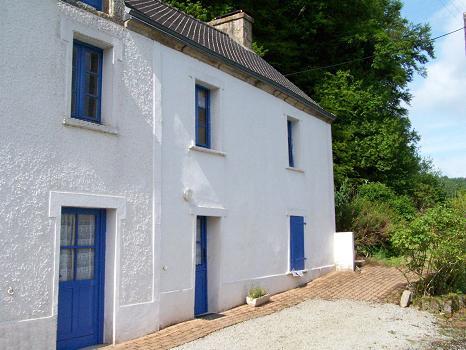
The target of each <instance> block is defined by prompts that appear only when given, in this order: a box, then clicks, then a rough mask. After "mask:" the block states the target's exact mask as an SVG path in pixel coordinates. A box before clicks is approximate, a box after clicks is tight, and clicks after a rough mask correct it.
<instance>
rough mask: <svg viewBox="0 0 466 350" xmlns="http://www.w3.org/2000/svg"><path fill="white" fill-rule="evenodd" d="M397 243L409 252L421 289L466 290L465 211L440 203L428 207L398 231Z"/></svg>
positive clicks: (411, 269)
mask: <svg viewBox="0 0 466 350" xmlns="http://www.w3.org/2000/svg"><path fill="white" fill-rule="evenodd" d="M392 242H393V245H394V246H395V247H396V248H398V249H399V250H400V252H401V253H402V254H404V255H405V259H406V266H407V269H408V270H409V272H412V273H414V274H415V275H416V276H417V278H419V282H418V283H417V284H416V286H417V289H418V292H420V293H421V294H423V295H440V294H445V293H448V292H457V291H459V292H462V293H464V292H465V291H466V217H465V212H464V211H461V210H458V209H457V208H455V207H453V206H450V207H447V206H444V205H440V206H437V207H435V208H431V209H428V210H427V211H426V212H425V213H424V214H423V215H421V216H419V217H417V218H416V219H415V220H413V221H412V223H411V224H409V225H408V226H407V227H405V228H403V229H399V230H397V232H396V233H394V235H393V237H392Z"/></svg>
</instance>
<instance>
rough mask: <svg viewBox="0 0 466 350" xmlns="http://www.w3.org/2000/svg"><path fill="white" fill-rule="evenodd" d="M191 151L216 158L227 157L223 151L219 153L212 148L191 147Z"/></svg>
mask: <svg viewBox="0 0 466 350" xmlns="http://www.w3.org/2000/svg"><path fill="white" fill-rule="evenodd" d="M189 150H190V151H196V152H202V153H208V154H213V155H215V156H220V157H226V153H225V152H222V151H217V150H214V149H210V148H204V147H199V146H196V145H191V146H189Z"/></svg>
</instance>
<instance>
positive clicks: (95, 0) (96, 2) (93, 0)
mask: <svg viewBox="0 0 466 350" xmlns="http://www.w3.org/2000/svg"><path fill="white" fill-rule="evenodd" d="M81 1H82V2H83V3H85V4H88V5H91V6H92V7H95V9H96V10H98V11H102V0H81Z"/></svg>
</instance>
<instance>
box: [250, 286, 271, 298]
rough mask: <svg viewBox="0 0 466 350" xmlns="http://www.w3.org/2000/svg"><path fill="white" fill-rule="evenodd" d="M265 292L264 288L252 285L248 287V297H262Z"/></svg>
mask: <svg viewBox="0 0 466 350" xmlns="http://www.w3.org/2000/svg"><path fill="white" fill-rule="evenodd" d="M266 294H267V291H266V290H265V289H264V288H261V287H252V288H251V289H249V292H248V297H250V298H251V299H257V298H260V297H263V296H264V295H266Z"/></svg>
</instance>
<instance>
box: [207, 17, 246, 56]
mask: <svg viewBox="0 0 466 350" xmlns="http://www.w3.org/2000/svg"><path fill="white" fill-rule="evenodd" d="M253 23H254V19H253V18H252V17H251V16H249V15H248V14H246V13H245V12H243V10H238V11H235V12H231V13H228V14H226V15H223V16H220V17H216V18H214V19H213V20H212V21H210V22H209V24H210V25H211V26H213V27H215V28H217V29H218V30H220V31H222V32H224V33H226V34H228V36H229V37H230V38H232V39H233V40H235V41H236V42H237V43H238V44H240V45H243V46H244V47H246V48H248V49H251V46H252V24H253Z"/></svg>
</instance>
